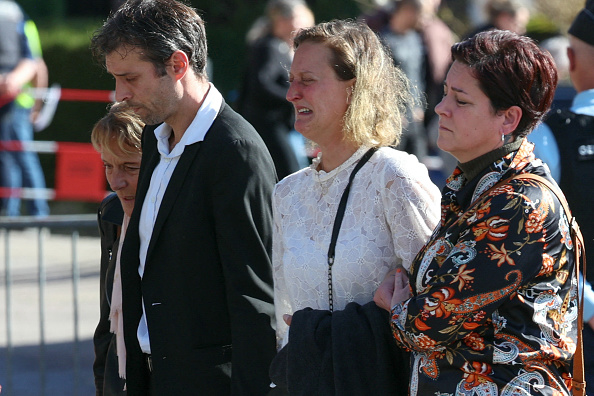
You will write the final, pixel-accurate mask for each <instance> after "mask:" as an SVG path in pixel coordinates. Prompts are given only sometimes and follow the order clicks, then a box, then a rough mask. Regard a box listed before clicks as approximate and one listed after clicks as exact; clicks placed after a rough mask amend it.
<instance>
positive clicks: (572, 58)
mask: <svg viewBox="0 0 594 396" xmlns="http://www.w3.org/2000/svg"><path fill="white" fill-rule="evenodd" d="M567 59H569V71H574V70H575V50H574V49H573V48H571V47H567Z"/></svg>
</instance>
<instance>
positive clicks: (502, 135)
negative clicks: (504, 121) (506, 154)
mask: <svg viewBox="0 0 594 396" xmlns="http://www.w3.org/2000/svg"><path fill="white" fill-rule="evenodd" d="M501 141H502V142H505V133H502V134H501Z"/></svg>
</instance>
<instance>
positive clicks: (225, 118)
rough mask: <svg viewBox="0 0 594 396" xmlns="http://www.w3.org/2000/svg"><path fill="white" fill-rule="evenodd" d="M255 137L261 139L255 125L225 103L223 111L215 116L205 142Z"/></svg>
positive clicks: (251, 138)
mask: <svg viewBox="0 0 594 396" xmlns="http://www.w3.org/2000/svg"><path fill="white" fill-rule="evenodd" d="M211 132H212V133H211ZM253 139H256V140H260V136H259V135H258V132H256V130H255V129H254V127H253V126H252V125H251V124H250V123H249V122H248V121H246V119H245V118H243V117H242V116H241V115H240V114H239V113H237V112H236V111H235V110H233V109H232V108H231V106H229V105H227V104H226V103H223V105H222V107H221V111H220V112H219V114H218V115H217V117H216V118H215V120H214V122H213V123H212V126H211V127H210V130H209V131H208V133H207V134H206V137H205V138H204V142H205V143H207V141H213V142H214V141H217V142H221V141H236V140H253Z"/></svg>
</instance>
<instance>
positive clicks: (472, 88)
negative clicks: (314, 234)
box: [375, 31, 577, 395]
mask: <svg viewBox="0 0 594 396" xmlns="http://www.w3.org/2000/svg"><path fill="white" fill-rule="evenodd" d="M452 58H453V60H454V62H453V64H452V66H451V68H450V70H449V72H448V76H447V78H446V82H445V85H444V97H443V99H442V101H441V103H439V104H438V105H437V106H436V108H435V111H436V112H437V114H438V115H439V138H438V141H437V143H438V145H439V147H440V148H441V149H442V150H445V151H448V152H449V153H451V154H452V155H454V157H456V158H457V159H458V161H459V164H458V167H457V168H456V169H455V171H454V172H453V174H452V175H451V176H450V177H449V178H448V180H447V184H446V186H445V187H444V189H443V194H442V196H443V198H442V216H441V221H440V224H439V225H438V226H437V228H436V229H435V231H434V232H433V235H432V237H431V239H430V241H429V242H428V243H427V244H426V245H425V247H424V248H423V249H422V250H421V252H420V253H419V254H418V255H417V257H416V259H415V260H414V261H413V264H412V267H411V269H410V287H409V285H408V280H407V278H406V276H405V275H404V274H405V272H404V271H400V272H397V273H396V275H395V281H392V282H391V283H389V282H384V284H383V285H382V287H380V289H379V290H378V292H377V294H376V296H375V301H376V303H378V305H380V306H382V307H383V308H386V309H388V310H390V309H391V312H392V319H391V324H392V330H393V334H394V337H395V338H396V341H397V343H398V344H399V345H400V346H401V347H403V348H405V349H407V350H410V351H412V358H411V359H412V361H411V378H410V389H409V393H410V394H411V395H568V394H569V390H568V389H569V387H570V378H571V361H572V358H573V353H574V351H575V340H576V323H577V298H576V285H577V283H576V282H577V281H576V279H575V276H574V255H573V254H574V252H573V249H574V246H573V245H572V241H571V238H570V234H569V224H568V217H567V216H568V214H566V213H565V212H564V210H563V207H562V206H561V204H560V202H559V200H558V199H557V197H556V195H555V194H553V193H552V191H551V190H549V189H548V188H547V187H545V186H544V185H542V184H540V183H538V182H536V181H533V180H525V179H522V180H518V179H516V180H513V181H508V182H505V183H503V184H502V185H499V186H496V187H495V188H494V189H491V187H493V186H494V185H495V184H497V183H498V182H500V181H503V180H506V179H508V178H509V177H510V176H513V175H516V174H520V173H532V174H536V175H540V176H542V177H544V178H546V179H548V180H549V181H551V182H553V181H552V180H553V179H552V178H551V176H550V174H549V170H548V168H547V166H546V165H544V164H543V163H542V162H541V161H540V160H539V159H537V158H535V156H534V154H533V153H532V149H533V145H532V143H530V142H528V141H527V140H526V135H527V134H528V133H529V132H530V131H531V130H532V129H533V128H534V126H535V125H536V124H537V123H538V122H539V121H540V119H541V118H542V117H543V115H544V114H545V113H546V111H547V110H548V108H549V106H550V104H551V101H552V99H553V94H554V91H555V87H556V83H557V72H556V69H555V66H554V64H553V60H552V59H551V57H550V56H549V54H548V53H545V52H543V51H541V50H540V49H539V48H538V47H537V45H536V44H535V43H534V42H533V41H532V40H530V39H529V38H526V37H521V36H518V35H516V34H514V33H510V32H507V31H506V32H504V31H489V32H484V33H480V34H478V35H476V36H474V37H472V38H470V39H468V40H466V41H463V42H461V43H458V44H455V45H454V46H453V47H452ZM553 183H554V182H553ZM484 193H486V194H484ZM483 194H484V195H483ZM390 286H391V287H390ZM411 291H412V296H411V294H410V293H411Z"/></svg>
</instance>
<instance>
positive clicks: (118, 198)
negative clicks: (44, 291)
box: [91, 103, 144, 396]
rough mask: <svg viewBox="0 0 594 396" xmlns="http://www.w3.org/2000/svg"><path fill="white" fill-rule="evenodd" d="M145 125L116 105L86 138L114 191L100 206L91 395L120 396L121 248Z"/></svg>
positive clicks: (123, 372) (123, 384) (122, 383)
mask: <svg viewBox="0 0 594 396" xmlns="http://www.w3.org/2000/svg"><path fill="white" fill-rule="evenodd" d="M143 127H144V123H143V122H142V121H141V120H140V119H139V118H138V116H137V115H136V114H135V113H134V112H133V111H132V110H130V109H129V108H128V107H127V106H126V105H125V104H124V103H116V104H114V105H113V106H112V107H111V108H110V111H109V112H108V113H107V114H106V115H105V116H104V117H103V118H101V119H100V120H99V121H98V122H97V123H96V124H95V126H94V128H93V131H92V133H91V142H92V143H93V146H94V147H95V149H96V150H97V151H98V152H99V153H100V154H101V159H102V160H103V164H104V166H105V176H106V177H107V182H108V183H109V186H110V187H111V189H112V190H113V191H114V192H115V193H114V194H111V195H109V196H108V197H107V198H105V199H104V200H103V202H102V203H101V205H100V207H99V212H98V223H99V231H100V235H101V271H100V277H99V278H100V287H99V290H100V292H101V299H100V311H101V316H100V318H99V323H98V325H97V328H96V329H95V334H94V336H93V344H94V346H95V362H94V364H93V372H94V374H95V388H96V395H98V396H99V395H103V396H116V395H125V394H126V392H125V387H126V382H125V378H126V347H125V345H124V333H123V319H122V283H121V277H120V250H121V247H122V243H123V241H124V235H125V233H126V228H127V225H128V221H129V220H130V215H131V214H132V210H133V209H134V200H135V197H136V185H137V183H138V172H139V170H140V160H141V157H142V151H141V146H140V137H141V135H142V129H143Z"/></svg>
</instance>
